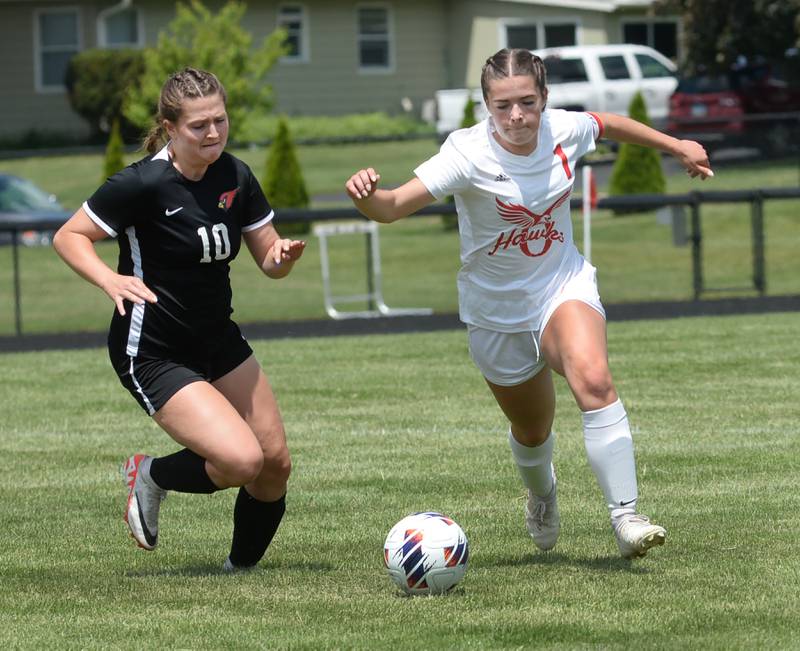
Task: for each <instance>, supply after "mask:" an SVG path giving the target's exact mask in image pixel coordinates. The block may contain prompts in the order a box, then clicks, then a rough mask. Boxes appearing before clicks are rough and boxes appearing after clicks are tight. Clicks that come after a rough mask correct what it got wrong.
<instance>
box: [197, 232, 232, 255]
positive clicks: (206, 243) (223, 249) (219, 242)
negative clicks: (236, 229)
mask: <svg viewBox="0 0 800 651" xmlns="http://www.w3.org/2000/svg"><path fill="white" fill-rule="evenodd" d="M197 234H198V235H199V236H200V240H201V241H202V242H203V257H202V258H200V262H211V238H210V237H209V236H208V227H207V226H201V227H200V228H198V229H197ZM211 236H212V237H213V238H214V260H224V259H225V258H227V257H228V256H229V255H230V254H231V240H230V238H229V237H228V227H227V226H225V224H214V225H213V226H212V227H211Z"/></svg>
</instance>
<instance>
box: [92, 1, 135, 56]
mask: <svg viewBox="0 0 800 651" xmlns="http://www.w3.org/2000/svg"><path fill="white" fill-rule="evenodd" d="M98 23H99V25H98V26H99V30H98V31H99V38H98V41H99V43H100V45H101V46H102V47H108V48H123V47H140V46H141V45H142V43H143V39H142V29H141V23H140V14H139V10H138V9H137V8H136V7H129V8H128V9H124V10H122V11H115V12H113V13H108V14H106V15H103V14H101V15H100V18H99V19H98Z"/></svg>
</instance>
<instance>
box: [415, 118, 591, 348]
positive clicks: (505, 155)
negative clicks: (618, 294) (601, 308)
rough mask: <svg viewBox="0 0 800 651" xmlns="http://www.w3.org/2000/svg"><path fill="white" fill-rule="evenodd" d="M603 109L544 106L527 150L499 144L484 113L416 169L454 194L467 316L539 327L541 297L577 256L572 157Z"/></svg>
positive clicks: (498, 326)
mask: <svg viewBox="0 0 800 651" xmlns="http://www.w3.org/2000/svg"><path fill="white" fill-rule="evenodd" d="M602 130H603V125H602V122H601V121H600V118H599V117H598V116H596V115H594V114H590V113H579V112H572V111H564V110H560V109H546V110H545V111H543V112H542V119H541V123H540V126H539V140H538V144H537V146H536V149H535V150H534V152H533V153H531V154H530V155H528V156H519V155H516V154H512V153H511V152H509V151H507V150H505V149H503V148H502V147H501V146H500V144H499V143H498V142H497V141H496V140H495V139H494V137H493V135H492V132H493V131H494V125H493V123H492V121H491V118H487V119H486V120H483V121H482V122H479V123H478V124H476V125H475V126H474V127H471V128H469V129H460V130H458V131H454V132H453V133H451V134H450V136H449V137H448V139H447V140H446V141H445V143H444V144H443V145H442V147H441V150H440V151H439V153H438V154H436V155H435V156H433V157H431V158H430V159H428V160H427V161H425V162H424V163H422V165H420V166H419V167H417V169H416V170H414V173H415V174H416V175H417V177H418V178H419V179H420V181H422V183H423V184H424V185H425V187H426V188H427V189H428V191H429V192H430V193H431V194H432V195H433V196H434V197H436V199H438V200H441V199H443V198H445V197H446V196H447V195H450V194H452V195H455V202H456V208H457V210H458V227H459V231H460V236H461V270H460V271H459V273H458V296H459V313H460V317H461V320H462V321H463V322H464V323H468V324H472V325H476V326H480V327H482V328H488V329H491V330H498V331H500V332H521V331H526V330H540V329H541V321H542V318H543V316H544V313H545V310H546V308H547V305H548V303H549V302H550V300H551V299H552V298H554V297H555V296H557V295H558V293H559V291H561V288H562V286H563V285H564V283H566V282H567V281H568V280H569V279H570V278H572V277H573V276H574V275H575V274H577V273H578V272H579V271H580V269H581V266H582V264H583V257H582V256H581V254H580V253H579V252H578V249H577V248H576V247H575V244H574V243H573V241H572V222H571V220H570V213H569V198H570V194H571V192H572V187H573V184H574V182H575V164H576V162H577V161H578V159H579V158H580V157H581V156H583V155H584V154H586V153H587V152H590V151H593V150H594V148H595V144H594V143H595V140H596V139H597V138H599V137H600V135H601V134H602Z"/></svg>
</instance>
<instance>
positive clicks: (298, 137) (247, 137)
mask: <svg viewBox="0 0 800 651" xmlns="http://www.w3.org/2000/svg"><path fill="white" fill-rule="evenodd" d="M280 120H284V121H285V122H286V123H287V124H288V126H289V130H290V131H291V133H292V136H293V139H294V141H295V142H299V143H314V142H325V141H328V142H330V141H345V140H359V139H369V138H386V139H387V140H388V139H392V138H398V139H399V138H404V137H408V136H416V135H430V136H431V137H433V136H434V135H435V134H436V129H435V128H434V127H433V125H430V124H427V123H425V122H421V121H419V120H415V119H414V118H412V117H409V116H407V115H396V116H390V115H389V114H387V113H383V112H375V113H355V114H350V115H337V116H326V115H302V116H294V117H280V118H279V117H278V116H275V115H264V114H263V113H255V112H254V113H248V114H247V115H246V116H245V117H244V123H243V124H242V128H241V130H240V136H239V138H240V139H241V140H242V142H243V143H263V142H272V141H273V140H274V139H275V134H276V133H277V132H278V123H279V122H280Z"/></svg>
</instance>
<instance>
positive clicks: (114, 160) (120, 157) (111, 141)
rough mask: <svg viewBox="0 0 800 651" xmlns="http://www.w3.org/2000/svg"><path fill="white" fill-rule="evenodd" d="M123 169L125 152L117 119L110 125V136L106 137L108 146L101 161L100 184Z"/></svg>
mask: <svg viewBox="0 0 800 651" xmlns="http://www.w3.org/2000/svg"><path fill="white" fill-rule="evenodd" d="M124 167H125V150H124V147H123V145H122V136H121V135H120V129H119V119H118V118H117V119H115V120H114V121H113V122H112V123H111V134H110V135H109V137H108V145H106V155H105V158H104V159H103V177H102V178H101V179H100V183H101V184H102V183H103V182H105V180H106V179H107V178H108V177H109V176H114V174H116V173H117V172H119V171H120V170H121V169H122V168H124Z"/></svg>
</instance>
